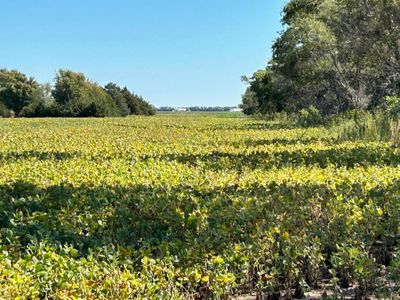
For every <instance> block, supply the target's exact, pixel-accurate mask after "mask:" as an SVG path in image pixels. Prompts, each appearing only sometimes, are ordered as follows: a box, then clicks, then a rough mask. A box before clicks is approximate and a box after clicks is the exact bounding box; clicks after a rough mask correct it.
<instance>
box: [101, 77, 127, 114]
mask: <svg viewBox="0 0 400 300" xmlns="http://www.w3.org/2000/svg"><path fill="white" fill-rule="evenodd" d="M104 90H105V91H106V93H107V94H108V95H109V96H110V97H111V98H112V99H113V100H114V102H115V104H116V105H117V107H118V109H119V111H120V114H121V115H122V116H124V117H125V116H128V115H130V114H131V110H130V108H129V106H128V103H127V101H126V99H125V97H124V94H123V93H122V90H121V88H120V87H119V86H117V85H116V84H115V83H109V84H107V85H106V86H105V87H104Z"/></svg>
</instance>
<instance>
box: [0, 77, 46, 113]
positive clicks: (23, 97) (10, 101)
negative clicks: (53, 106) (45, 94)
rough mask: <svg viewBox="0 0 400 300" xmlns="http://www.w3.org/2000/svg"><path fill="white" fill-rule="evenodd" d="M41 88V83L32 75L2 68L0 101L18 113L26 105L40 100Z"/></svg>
mask: <svg viewBox="0 0 400 300" xmlns="http://www.w3.org/2000/svg"><path fill="white" fill-rule="evenodd" d="M39 90H40V85H39V84H38V83H37V82H36V81H35V80H34V79H33V78H32V77H27V76H26V75H25V74H23V73H21V72H18V71H15V70H11V71H9V70H6V69H1V70H0V103H2V104H3V106H4V107H5V108H7V109H8V110H10V111H11V110H12V111H14V112H15V114H16V115H19V114H20V112H21V111H22V109H23V108H24V106H26V105H29V104H31V103H32V102H35V101H37V100H38V98H39V97H40V96H41V95H40V92H39ZM4 110H5V109H4Z"/></svg>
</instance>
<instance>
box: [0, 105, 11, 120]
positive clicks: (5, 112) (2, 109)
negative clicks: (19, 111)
mask: <svg viewBox="0 0 400 300" xmlns="http://www.w3.org/2000/svg"><path fill="white" fill-rule="evenodd" d="M13 116H14V112H13V111H12V110H9V109H8V108H7V107H6V106H5V105H4V104H3V103H1V102H0V117H1V118H11V117H13Z"/></svg>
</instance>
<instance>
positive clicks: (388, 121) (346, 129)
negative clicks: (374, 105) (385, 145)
mask: <svg viewBox="0 0 400 300" xmlns="http://www.w3.org/2000/svg"><path fill="white" fill-rule="evenodd" d="M336 127H337V128H336V130H337V133H338V140H340V141H348V140H351V141H356V140H362V141H367V142H391V143H392V144H393V146H395V147H399V146H400V121H399V119H398V117H396V116H392V115H389V114H388V113H387V112H384V111H378V112H376V113H375V114H373V113H368V112H367V113H361V114H360V113H358V114H355V115H354V116H353V117H352V118H350V119H347V120H342V122H341V123H340V124H338V125H337V126H336Z"/></svg>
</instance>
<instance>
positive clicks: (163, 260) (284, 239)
mask: <svg viewBox="0 0 400 300" xmlns="http://www.w3.org/2000/svg"><path fill="white" fill-rule="evenodd" d="M336 134H337V133H336V131H335V130H331V129H326V128H323V127H318V128H308V129H307V130H305V129H303V128H295V127H293V126H289V127H288V126H287V125H286V124H284V123H279V122H276V121H270V122H266V121H263V120H255V119H248V118H243V117H241V118H238V117H231V116H230V115H229V114H227V115H224V116H220V115H219V116H214V115H208V116H205V115H204V114H199V115H195V114H194V115H176V116H175V117H174V118H171V116H169V115H160V116H156V117H155V118H151V119H148V118H146V117H132V118H124V119H113V118H109V119H2V120H0V163H1V166H2V167H1V168H0V290H1V291H2V295H1V297H3V298H5V299H14V298H15V297H20V298H22V299H28V298H31V299H45V298H48V299H84V298H86V299H87V298H89V299H90V298H92V299H99V298H100V299H101V298H103V299H127V298H148V299H149V298H162V299H182V298H184V299H188V298H220V299H221V298H228V297H233V296H237V295H240V294H242V293H248V292H249V291H256V292H257V293H258V294H259V295H260V296H261V295H268V297H273V296H275V297H276V296H278V295H282V296H283V295H286V297H287V298H290V297H293V296H294V294H296V296H300V295H302V294H303V295H304V293H306V292H307V291H308V290H309V289H311V288H313V287H317V286H318V285H319V284H320V283H321V281H322V280H325V281H326V280H330V281H332V283H334V284H337V285H344V284H345V283H346V280H347V282H348V283H349V284H354V285H356V286H358V287H359V288H360V290H362V291H363V292H364V293H365V292H366V290H367V291H368V292H373V290H372V289H373V288H374V287H375V286H376V285H378V283H379V281H378V280H376V279H377V276H378V275H379V274H380V273H379V272H376V270H381V269H384V268H386V266H387V267H388V266H390V265H391V266H392V267H391V270H395V266H397V260H396V258H395V257H396V256H395V255H394V252H395V249H396V247H398V235H399V228H400V206H399V205H400V204H399V203H400V198H399V195H400V182H399V178H400V168H399V165H400V153H399V150H398V149H395V148H393V147H392V146H391V145H390V144H388V143H386V142H376V141H374V142H364V141H357V140H356V141H337V139H336ZM392 258H395V259H392ZM328 271H330V273H329V272H328ZM329 274H331V276H329ZM392 274H393V276H394V275H395V272H394V271H393V272H392ZM332 275H333V276H332ZM393 276H392V277H393ZM393 278H395V277H393ZM392 280H394V279H392ZM371 282H373V284H371ZM394 282H395V284H397V285H398V282H399V281H398V280H397V279H395V281H394ZM338 290H339V289H338ZM339 296H340V295H339Z"/></svg>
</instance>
